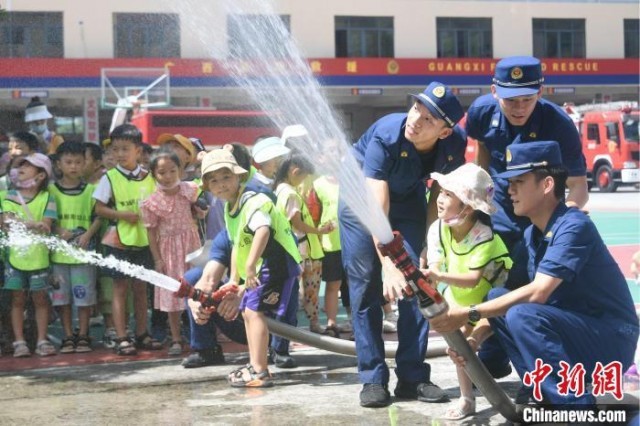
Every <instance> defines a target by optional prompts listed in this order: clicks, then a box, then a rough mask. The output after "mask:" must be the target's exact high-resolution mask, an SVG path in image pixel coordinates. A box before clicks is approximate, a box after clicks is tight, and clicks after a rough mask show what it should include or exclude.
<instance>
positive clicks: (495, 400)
mask: <svg viewBox="0 0 640 426" xmlns="http://www.w3.org/2000/svg"><path fill="white" fill-rule="evenodd" d="M378 247H379V249H380V252H381V253H382V254H383V255H384V256H389V258H391V260H392V261H393V263H394V265H395V266H396V268H398V269H399V270H400V271H401V272H402V274H403V275H404V277H405V280H406V282H407V286H406V287H405V293H406V294H407V295H408V296H416V297H417V298H418V305H419V307H420V312H422V315H423V316H424V317H425V318H426V319H427V320H428V319H430V318H433V317H435V316H437V315H439V314H441V313H443V312H445V311H446V310H447V309H448V308H449V307H448V305H447V302H446V301H445V300H444V299H443V297H442V295H441V294H440V293H438V291H437V290H435V289H434V288H432V287H431V286H429V284H428V282H427V279H426V277H425V276H424V275H423V274H422V273H421V272H420V271H419V270H418V268H416V267H415V265H414V264H413V261H412V260H411V258H410V256H409V254H408V253H407V251H406V249H405V248H404V239H403V238H402V236H401V235H400V234H399V233H397V232H394V238H393V240H391V242H389V243H387V244H379V246H378ZM237 291H238V288H237V287H235V286H225V287H222V288H220V289H218V290H216V291H214V292H213V293H210V294H209V293H205V292H203V291H201V290H199V289H196V288H194V287H192V286H190V285H189V284H188V283H186V282H185V281H181V282H180V288H179V289H178V290H177V291H176V292H175V294H176V296H178V297H187V298H190V299H193V300H195V301H198V302H200V303H202V305H203V306H204V307H208V308H209V309H211V311H212V312H213V311H214V310H215V309H216V307H217V306H218V305H219V304H220V302H221V301H222V299H223V298H224V297H225V296H226V295H227V294H229V293H230V292H237ZM267 324H268V327H269V330H270V331H272V332H273V333H275V334H278V335H280V336H282V337H285V338H287V339H290V340H294V341H296V342H300V343H305V344H308V345H311V346H314V347H317V348H320V349H325V350H328V351H333V352H338V353H342V354H345V355H354V356H355V355H357V353H356V348H355V344H354V343H353V342H350V341H346V340H341V339H336V338H333V337H329V336H320V335H312V334H311V333H308V332H305V331H302V330H300V329H297V328H295V327H291V326H288V325H286V324H283V323H281V322H278V321H276V320H273V319H270V318H268V319H267ZM442 337H443V338H444V340H445V341H446V343H447V344H448V346H449V347H451V348H453V349H454V350H455V351H456V352H457V353H458V354H460V355H462V356H463V357H464V359H465V360H466V363H465V366H464V369H465V371H466V373H467V375H468V376H469V378H470V379H471V381H472V382H473V383H474V384H475V385H476V386H477V388H478V389H479V390H480V392H482V394H483V395H484V396H485V397H486V398H487V400H488V401H489V403H490V404H491V405H492V406H493V407H494V408H495V409H496V410H498V412H499V413H500V414H502V415H503V416H504V417H505V418H506V419H507V420H510V421H513V422H518V421H520V420H521V416H520V415H519V414H518V413H517V412H516V407H515V405H514V403H513V402H511V400H510V399H509V397H508V396H507V394H505V392H504V391H503V390H502V388H500V387H499V386H498V384H497V383H496V381H495V380H494V379H493V377H491V374H490V373H489V372H488V371H487V369H486V368H485V366H484V365H483V364H482V363H481V362H480V360H479V359H478V357H477V356H476V354H475V352H474V351H473V350H472V349H471V346H469V343H467V340H466V339H465V337H464V336H463V335H462V333H461V332H460V331H459V330H456V331H454V332H451V333H446V334H443V335H442ZM396 349H397V346H395V347H394V346H392V345H385V356H386V357H393V356H394V354H395V352H396ZM445 349H446V348H443V347H442V346H440V347H433V346H432V347H431V348H430V350H431V353H432V354H433V353H434V352H437V353H438V354H442V352H444V350H445ZM427 355H429V353H427Z"/></svg>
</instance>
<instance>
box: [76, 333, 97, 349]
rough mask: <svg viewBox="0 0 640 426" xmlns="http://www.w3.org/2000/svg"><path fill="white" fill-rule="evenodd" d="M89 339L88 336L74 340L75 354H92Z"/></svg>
mask: <svg viewBox="0 0 640 426" xmlns="http://www.w3.org/2000/svg"><path fill="white" fill-rule="evenodd" d="M92 351H93V349H91V338H90V337H89V336H78V338H77V339H76V353H84V352H92Z"/></svg>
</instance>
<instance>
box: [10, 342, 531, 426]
mask: <svg viewBox="0 0 640 426" xmlns="http://www.w3.org/2000/svg"><path fill="white" fill-rule="evenodd" d="M293 355H294V356H295V358H296V360H297V361H298V364H299V367H298V368H295V369H291V370H282V369H278V368H274V367H272V371H273V373H275V378H276V386H275V387H273V388H270V389H246V390H245V389H234V388H231V387H229V386H228V385H227V383H226V379H225V378H226V375H227V374H228V372H229V371H230V370H231V369H232V368H233V367H234V366H235V365H242V364H244V363H246V362H247V358H246V354H245V353H237V354H231V355H228V356H227V361H228V365H223V366H212V367H204V368H200V369H184V368H183V367H181V366H180V365H179V360H177V359H163V360H151V361H135V362H119V363H116V364H88V365H76V366H69V367H65V368H61V367H54V368H45V369H34V370H28V371H24V372H21V373H13V374H10V373H5V374H4V375H2V376H0V390H1V391H0V404H1V405H2V407H3V409H2V410H1V412H0V424H35V423H36V422H37V423H49V424H66V425H76V424H78V425H80V424H83V425H85V424H125V423H126V424H137V425H146V424H176V425H181V424H195V425H206V424H216V425H239V424H251V425H272V424H278V425H283V424H309V425H316V424H317V425H320V424H322V425H326V424H350V425H351V424H353V425H360V424H362V425H378V424H379V425H382V424H391V425H396V424H397V425H404V424H429V423H432V424H439V425H445V424H447V422H444V421H439V420H438V417H439V416H441V415H443V414H444V412H445V410H446V407H447V406H448V404H447V403H444V404H427V403H422V402H417V401H407V400H394V403H393V405H392V406H390V407H387V408H380V409H366V408H361V407H360V406H359V404H358V402H359V400H358V394H359V391H360V384H359V383H358V377H357V374H356V369H355V365H356V363H355V358H353V357H349V356H343V355H337V354H333V353H330V352H325V351H321V350H317V349H312V348H301V349H299V350H296V351H295V352H293ZM430 363H431V364H432V367H433V377H432V380H433V381H434V382H435V383H437V384H439V385H440V386H442V387H443V388H444V389H446V390H447V391H448V392H449V393H450V395H451V396H452V397H454V398H455V397H457V396H458V395H459V393H458V389H457V381H456V377H455V370H454V368H453V366H452V364H451V363H450V361H449V359H448V358H445V357H439V358H434V359H431V360H430ZM390 367H391V368H393V364H392V362H390ZM391 376H392V382H391V384H390V388H391V389H393V387H394V386H395V377H394V375H393V374H391ZM501 383H502V385H503V387H504V389H505V390H506V391H507V392H509V393H511V394H513V393H514V392H515V390H516V389H517V388H518V387H519V384H520V382H519V380H518V378H517V376H515V375H512V376H510V377H507V378H505V379H503V380H501ZM477 398H478V399H477V404H478V413H477V415H476V417H475V418H474V419H473V421H470V422H465V423H464V424H491V425H498V424H505V423H506V422H505V419H504V418H503V417H502V416H500V415H499V414H497V413H496V411H495V410H493V409H492V408H491V407H490V406H489V405H488V403H487V401H486V400H485V399H484V398H483V397H482V396H481V395H479V394H478V395H477ZM450 424H460V423H450Z"/></svg>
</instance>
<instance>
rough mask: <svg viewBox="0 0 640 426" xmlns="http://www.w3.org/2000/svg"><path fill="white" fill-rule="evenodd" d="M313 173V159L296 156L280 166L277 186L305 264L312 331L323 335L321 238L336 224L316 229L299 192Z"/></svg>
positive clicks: (307, 310) (304, 285)
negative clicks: (297, 188)
mask: <svg viewBox="0 0 640 426" xmlns="http://www.w3.org/2000/svg"><path fill="white" fill-rule="evenodd" d="M313 173H314V167H313V164H311V163H310V162H309V160H307V159H306V158H305V157H304V156H302V155H301V154H292V155H290V156H289V157H287V158H286V159H285V160H284V161H283V162H282V164H281V165H280V168H279V169H278V172H277V173H276V178H275V184H276V197H277V198H278V202H277V207H278V209H279V210H280V211H281V212H282V214H284V215H285V217H286V218H287V219H289V222H290V223H291V228H292V229H293V233H294V234H295V236H296V238H297V240H298V250H299V252H300V256H301V257H302V261H303V271H302V288H303V293H304V298H303V307H304V311H305V313H306V314H307V317H308V318H309V330H311V331H312V332H314V333H322V332H324V329H323V328H322V327H321V326H320V323H319V320H318V293H319V291H320V279H321V275H322V258H323V257H324V253H323V252H322V244H320V239H319V238H318V235H322V234H326V233H328V232H331V231H332V230H333V224H332V223H326V224H324V225H322V226H320V227H316V226H315V225H314V223H313V218H312V217H311V214H310V213H309V209H308V208H307V205H306V204H305V202H304V200H303V199H302V196H301V195H300V194H299V193H298V192H296V190H295V188H296V187H297V186H298V185H300V183H302V181H303V180H304V179H305V178H306V177H307V176H308V175H310V174H313Z"/></svg>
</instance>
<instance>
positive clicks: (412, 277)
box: [378, 231, 521, 422]
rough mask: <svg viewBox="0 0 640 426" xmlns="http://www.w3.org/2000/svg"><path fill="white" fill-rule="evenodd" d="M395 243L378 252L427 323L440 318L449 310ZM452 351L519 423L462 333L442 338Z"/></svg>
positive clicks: (489, 396)
mask: <svg viewBox="0 0 640 426" xmlns="http://www.w3.org/2000/svg"><path fill="white" fill-rule="evenodd" d="M393 235H394V236H393V239H392V240H391V241H390V242H388V243H379V244H378V249H379V250H380V253H381V254H382V255H384V256H389V258H390V259H391V261H392V262H393V264H394V265H395V266H396V268H398V270H399V271H400V272H402V274H403V275H404V277H405V280H406V282H407V286H406V287H405V289H404V292H405V293H406V294H407V296H416V297H417V298H418V305H419V306H420V312H422V315H423V316H424V317H425V318H426V319H427V320H429V319H431V318H433V317H435V316H438V315H440V314H442V313H444V312H446V311H447V310H448V309H449V306H448V304H447V302H446V300H444V298H443V297H442V295H441V294H440V293H439V292H438V291H437V290H436V289H435V288H433V287H431V285H430V284H429V280H428V279H427V277H425V276H424V274H423V273H422V272H420V270H419V269H418V268H416V266H415V265H414V264H413V262H412V260H411V257H410V256H409V253H407V250H406V249H405V247H404V238H402V235H400V233H399V232H397V231H395V232H394V233H393ZM442 337H443V338H444V340H445V341H446V342H447V344H448V345H449V347H450V348H452V349H454V350H455V351H456V352H457V353H458V354H460V355H462V356H463V357H464V359H465V360H466V363H465V366H464V369H465V371H466V373H467V375H468V376H469V378H470V379H471V381H472V382H473V383H474V384H475V385H476V386H477V387H478V389H479V390H480V392H482V394H483V395H484V396H485V397H486V398H487V400H488V401H489V403H491V405H492V406H493V407H494V408H495V409H496V410H498V411H499V412H500V414H502V415H503V416H504V417H505V418H506V419H507V420H511V421H513V422H518V421H520V420H521V416H520V414H519V413H518V412H517V411H516V407H515V405H514V404H513V402H511V400H510V399H509V397H508V396H507V394H506V393H504V391H503V390H502V388H500V386H498V384H497V383H496V381H495V380H493V377H491V374H490V373H489V371H488V370H487V369H486V367H485V366H484V365H483V364H482V362H480V360H479V359H478V357H477V356H476V354H475V352H474V351H473V349H471V346H469V342H467V339H466V338H465V337H464V335H463V334H462V332H461V331H460V330H456V331H453V332H450V333H445V334H443V335H442Z"/></svg>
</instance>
